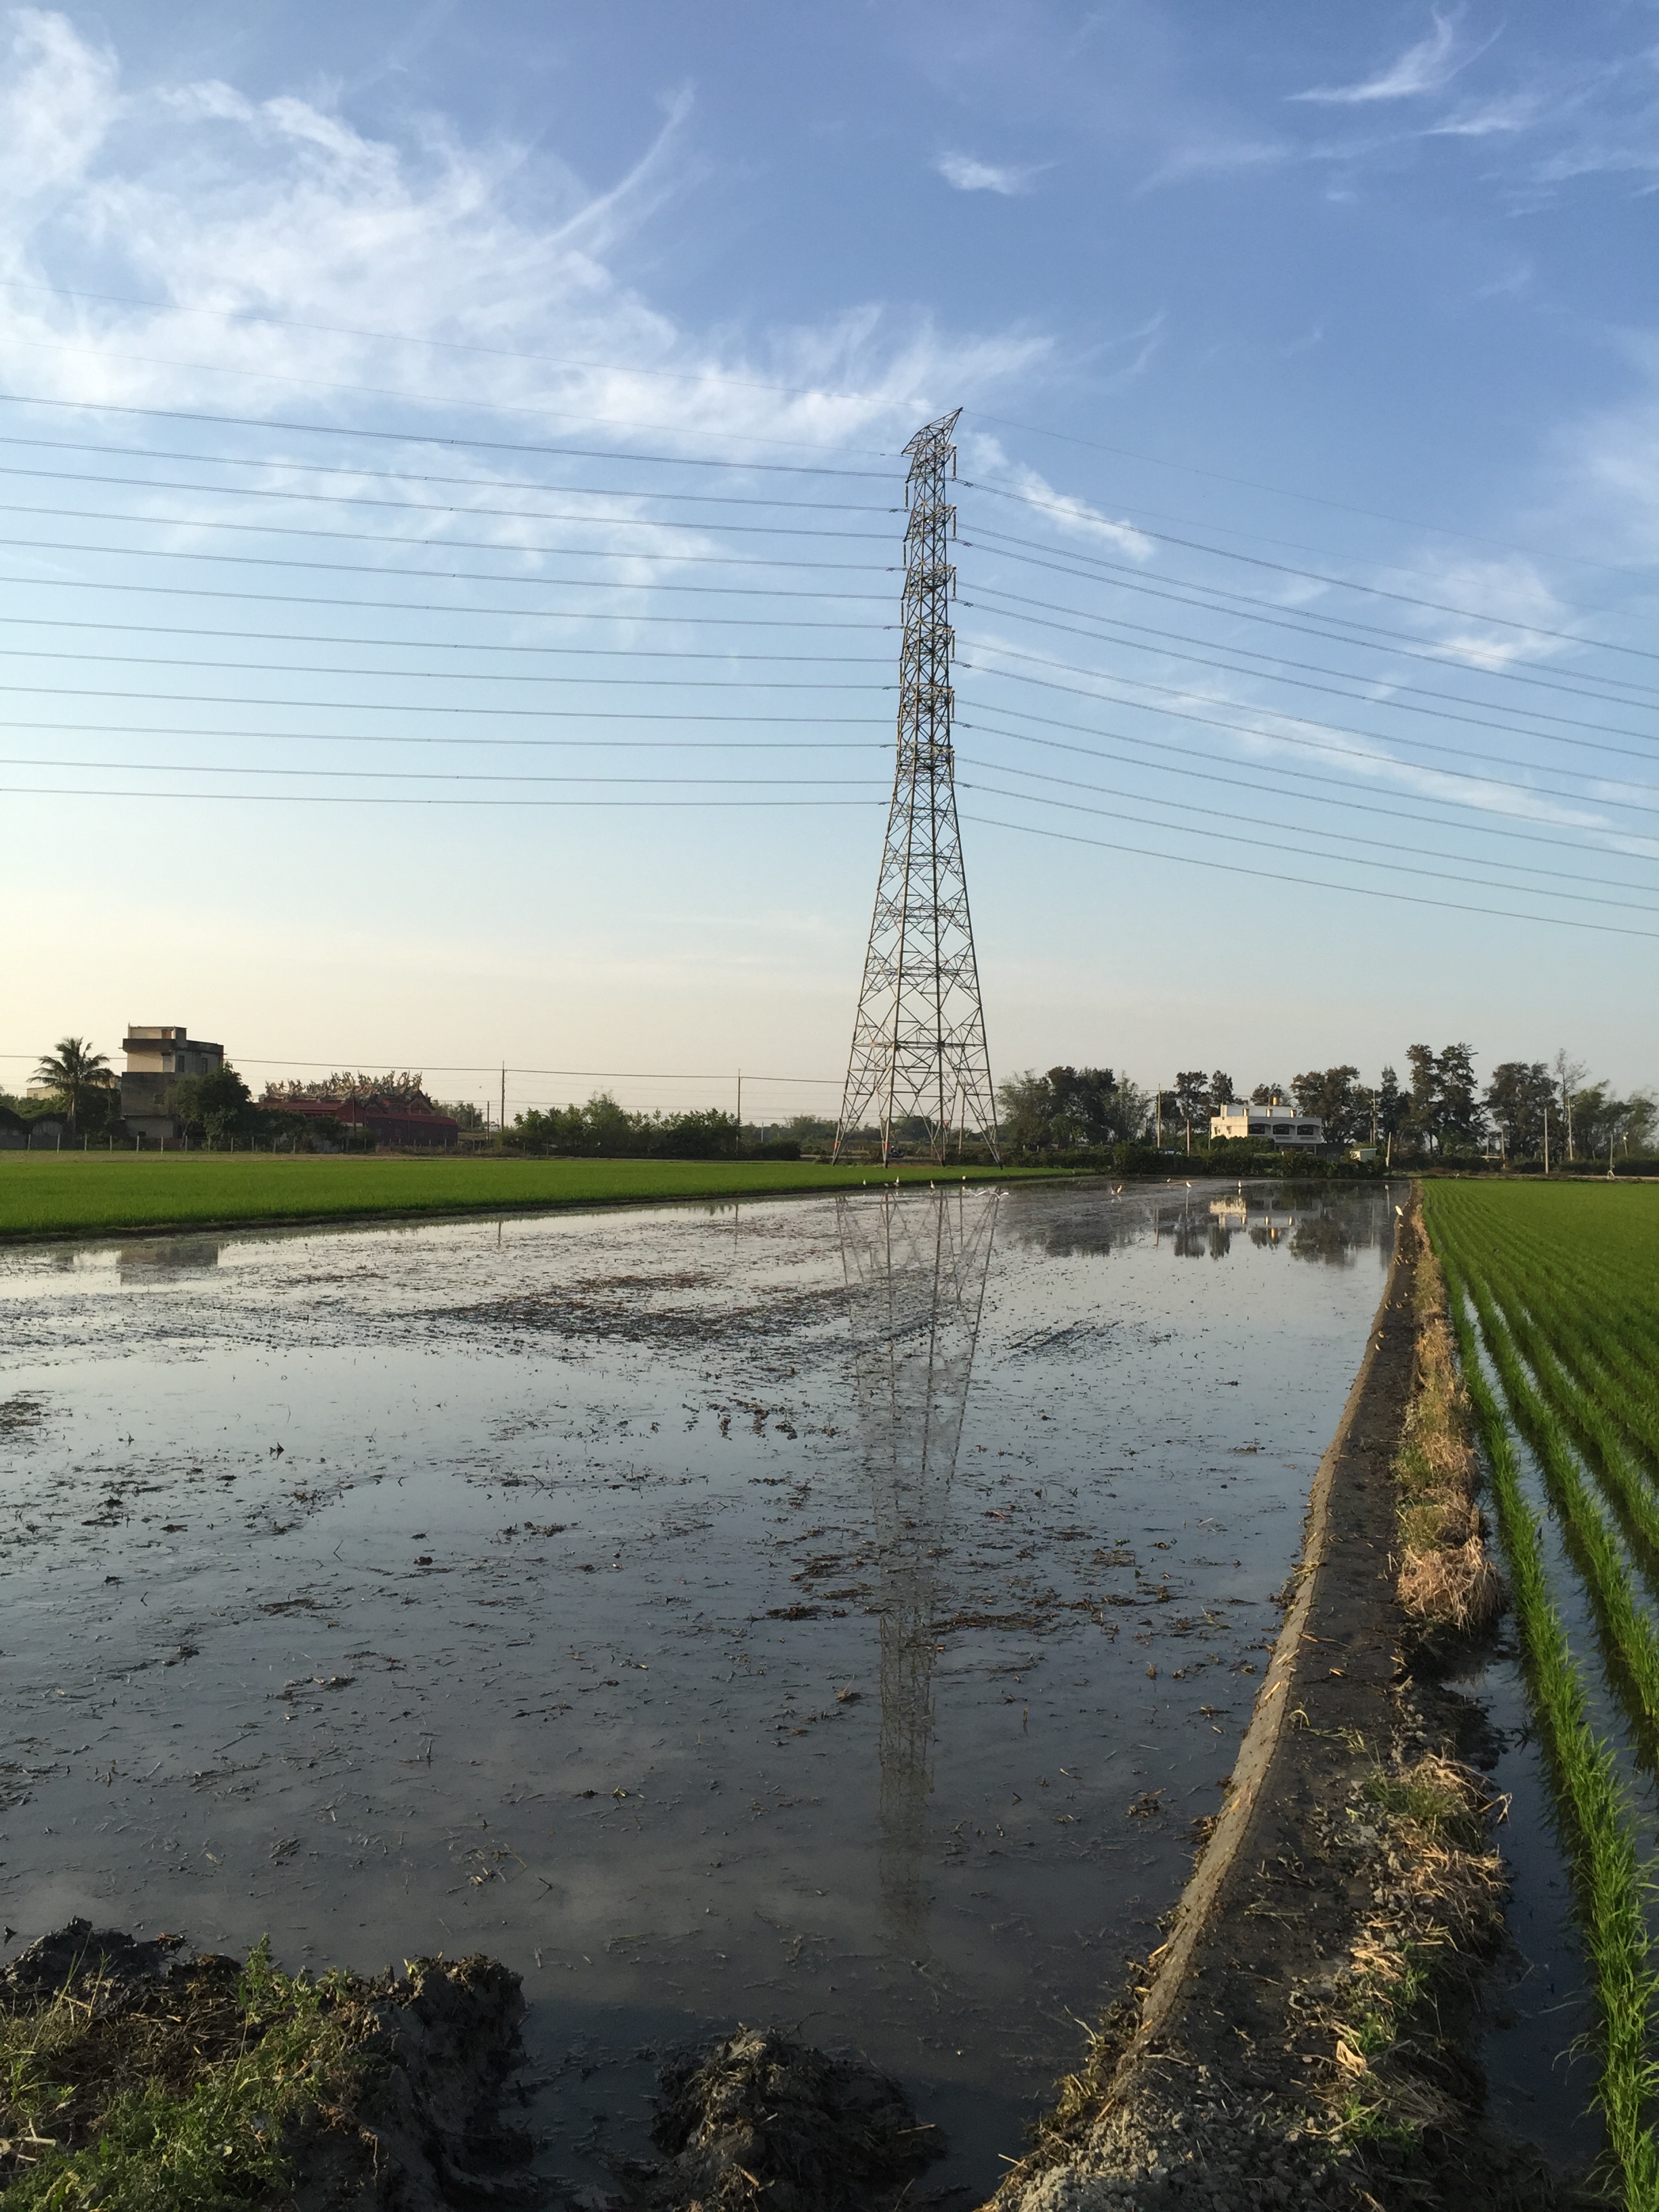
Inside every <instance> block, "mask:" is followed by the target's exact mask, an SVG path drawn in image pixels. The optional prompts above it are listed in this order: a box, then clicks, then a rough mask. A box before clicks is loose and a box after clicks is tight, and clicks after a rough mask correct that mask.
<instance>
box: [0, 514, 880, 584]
mask: <svg viewBox="0 0 1659 2212" xmlns="http://www.w3.org/2000/svg"><path fill="white" fill-rule="evenodd" d="M0 514H40V515H47V516H50V517H51V518H52V519H53V520H57V519H58V518H59V517H63V518H64V519H65V520H70V521H75V522H125V523H126V524H127V525H128V526H130V527H131V528H144V529H150V530H234V531H236V532H239V533H240V534H242V535H245V536H248V537H255V538H317V539H319V540H320V541H321V543H323V544H338V545H384V546H386V547H388V548H390V547H392V546H397V545H404V546H409V547H410V548H412V549H413V550H416V551H417V552H448V551H450V550H455V551H458V552H467V553H495V554H498V555H500V556H502V557H503V558H510V559H513V560H524V559H527V558H530V557H532V556H538V555H542V554H551V555H553V556H555V557H556V558H557V559H559V560H562V561H583V560H586V561H672V562H676V563H679V562H688V561H695V562H702V563H703V564H705V565H708V566H715V565H719V566H723V567H726V568H816V569H818V570H820V571H823V570H829V569H836V570H841V571H844V572H845V573H847V574H858V575H865V576H867V575H872V574H873V575H888V574H892V573H894V571H895V568H896V564H895V563H894V562H890V561H889V562H881V563H876V562H868V563H866V562H862V561H793V560H777V559H774V558H773V556H771V555H770V554H763V553H750V554H744V553H671V552H669V551H667V550H665V549H664V548H663V547H661V546H653V547H651V548H650V549H649V550H633V551H629V550H616V551H612V550H610V549H609V548H607V547H605V546H593V545H523V544H516V545H509V544H501V543H500V542H499V541H498V540H495V539H492V538H398V537H396V536H392V537H388V536H387V535H386V532H384V531H378V530H307V529H305V528H303V527H302V526H301V525H300V524H298V523H292V522H226V521H224V520H222V519H219V518H216V517H214V516H210V515H187V514H112V513H110V512H109V510H108V509H107V508H106V507H25V506H24V505H23V504H22V502H21V501H18V500H0ZM646 527H650V528H654V529H659V530H661V529H665V528H668V527H670V526H669V525H667V524H664V523H655V524H649V525H646ZM801 534H802V535H803V536H807V537H827V536H832V535H835V534H836V533H834V532H816V531H809V532H802V533H801ZM842 535H844V536H847V537H850V538H859V537H860V536H861V535H862V533H860V532H856V531H848V532H843V533H842ZM15 542H17V541H14V540H10V539H5V540H0V544H11V543H15ZM22 542H25V543H27V542H29V541H27V540H26V541H22ZM865 542H866V543H867V544H872V545H875V544H884V543H885V540H884V539H879V538H875V537H868V538H866V539H865ZM64 550H74V549H73V548H67V547H66V548H65V549H64ZM132 550H133V549H131V548H128V549H127V553H128V557H131V551H132ZM141 550H143V557H144V558H145V559H146V560H147V561H148V560H150V559H152V558H153V557H154V554H153V552H152V550H150V549H149V548H144V549H141ZM181 557H183V558H185V559H189V560H225V559H228V558H230V557H231V556H228V555H225V554H194V553H188V554H185V555H184V556H181ZM305 565H307V566H309V565H311V564H309V563H307V564H305ZM316 565H317V566H319V567H320V566H322V565H323V564H322V563H321V562H319V563H317V564H316ZM494 580H495V581H497V582H507V581H510V579H508V578H506V577H501V578H496V579H494ZM635 588H638V587H637V586H636V587H635Z"/></svg>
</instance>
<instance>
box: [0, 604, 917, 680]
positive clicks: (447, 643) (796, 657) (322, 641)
mask: <svg viewBox="0 0 1659 2212" xmlns="http://www.w3.org/2000/svg"><path fill="white" fill-rule="evenodd" d="M518 619H519V620H520V621H524V622H538V621H540V620H542V619H543V617H541V616H540V615H538V613H536V612H535V611H534V610H532V609H526V610H525V611H523V612H522V613H521V614H520V617H518ZM584 619H591V617H584ZM615 619H617V620H618V621H625V620H626V619H627V617H625V616H619V617H615ZM0 623H13V624H15V625H18V626H20V627H22V628H25V629H91V630H97V631H100V633H102V634H104V635H109V634H111V633H115V634H120V633H124V632H126V631H129V630H131V631H134V632H136V633H137V635H139V636H141V637H207V638H215V637H222V638H230V639H233V640H234V641H236V642H238V643H245V642H250V641H251V642H252V643H253V644H256V645H362V646H374V647H381V646H385V647H389V648H391V649H392V651H394V652H407V653H535V654H538V655H545V654H552V653H557V654H559V655H561V656H562V655H565V654H568V655H569V656H571V657H572V658H573V659H594V658H596V657H599V656H604V657H605V658H606V659H615V658H616V656H617V654H619V653H625V654H626V655H627V657H628V658H629V659H630V660H726V661H732V660H741V661H750V660H768V661H772V660H777V661H810V662H811V664H812V665H814V666H816V667H824V668H885V667H887V666H888V665H889V664H888V662H887V661H886V660H885V659H878V657H877V656H876V655H875V654H873V653H761V652H744V653H729V652H728V653H710V652H707V651H704V650H703V649H702V647H692V646H676V645H563V644H559V645H514V644H503V643H501V642H500V641H497V640H494V639H490V638H480V639H477V640H473V639H470V638H435V637H353V636H337V635H332V634H331V633H330V632H328V631H326V630H324V631H320V632H319V631H313V630H283V629H206V628H204V626H203V625H202V624H201V623H117V622H109V621H92V620H89V619H88V620H82V619H81V618H79V617H76V616H74V615H0ZM834 627H836V628H837V629H866V628H868V627H869V625H866V624H864V623H837V624H836V625H834ZM882 627H883V628H884V629H891V628H892V624H891V623H884V624H883V625H882ZM0 653H20V654H21V653H27V654H29V655H31V656H32V657H38V658H40V659H62V658H64V657H65V656H63V655H60V654H56V653H52V652H51V651H50V649H49V648H47V647H40V648H38V649H37V648H36V647H33V646H32V645H8V646H3V647H0ZM75 657H76V658H79V657H80V656H78V655H77V656H75ZM87 657H88V658H91V657H93V656H87ZM103 657H104V658H106V659H125V658H126V657H127V656H125V655H124V654H119V655H105V656H103ZM211 665H213V666H215V667H221V666H228V665H237V666H240V665H244V664H242V663H240V662H239V663H234V664H232V663H226V662H219V661H215V662H214V663H212V664H211ZM246 665H256V664H252V663H249V664H246ZM343 672H349V671H343ZM375 672H376V673H391V672H393V671H375ZM505 680H507V681H508V682H512V681H513V680H514V679H513V678H507V679H505ZM536 681H537V682H538V683H540V682H542V681H544V678H540V677H538V678H536Z"/></svg>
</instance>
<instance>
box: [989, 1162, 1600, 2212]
mask: <svg viewBox="0 0 1659 2212" xmlns="http://www.w3.org/2000/svg"><path fill="white" fill-rule="evenodd" d="M1424 1249H1425V1247H1424V1246H1423V1243H1422V1237H1421V1229H1420V1225H1419V1218H1418V1208H1417V1206H1415V1204H1413V1206H1412V1207H1411V1209H1410V1210H1409V1211H1408V1212H1402V1214H1401V1225H1400V1232H1399V1235H1398V1237H1397V1238H1396V1243H1395V1255H1394V1259H1393V1261H1392V1264H1391V1266H1390V1268H1389V1277H1388V1280H1387V1283H1386V1285H1385V1287H1384V1290H1383V1297H1382V1300H1381V1302H1380V1304H1379V1305H1378V1307H1377V1310H1376V1318H1375V1320H1374V1322H1373V1323H1372V1327H1371V1330H1370V1337H1369V1340H1368V1342H1367V1346H1366V1350H1365V1354H1364V1359H1363V1361H1362V1363H1361V1364H1360V1368H1359V1370H1358V1374H1357V1375H1356V1376H1355V1378H1354V1382H1353V1385H1352V1389H1351V1391H1350V1393H1349V1396H1348V1400H1347V1402H1346V1406H1345V1407H1344V1409H1343V1413H1342V1417H1341V1419H1340V1423H1339V1424H1338V1426H1337V1429H1336V1432H1335V1434H1334V1437H1332V1439H1331V1443H1330V1445H1329V1447H1328V1449H1327V1451H1326V1453H1325V1455H1324V1456H1323V1458H1322V1461H1321V1463H1320V1468H1319V1470H1318V1473H1317V1475H1316V1479H1315V1483H1314V1486H1313V1491H1312V1493H1311V1497H1310V1507H1309V1513H1308V1519H1307V1523H1306V1529H1305V1536H1304V1550H1303V1555H1302V1559H1301V1561H1300V1563H1299V1565H1298V1566H1297V1570H1296V1571H1295V1573H1294V1575H1293V1577H1292V1578H1291V1583H1290V1584H1288V1585H1287V1588H1286V1590H1285V1593H1283V1594H1282V1595H1283V1597H1284V1598H1285V1601H1287V1602H1286V1611H1285V1620H1284V1624H1283V1626H1282V1629H1281V1632H1280V1634H1279V1639H1278V1642H1277V1644H1276V1646H1275V1649H1274V1651H1273V1658H1272V1661H1271V1662H1270V1664H1269V1667H1268V1670H1267V1677H1266V1679H1265V1680H1264V1682H1263V1686H1262V1688H1261V1692H1260V1694H1259V1696H1258V1699H1257V1702H1256V1706H1255V1713H1254V1716H1253V1717H1252V1720H1251V1723H1250V1726H1249V1729H1248V1731H1247V1733H1246V1735H1245V1737H1244V1740H1243V1745H1242V1747H1241V1749H1240V1753H1239V1759H1238V1762H1237V1768H1236V1770H1235V1774H1234V1778H1233V1786H1232V1788H1231V1792H1230V1795H1229V1800H1228V1803H1227V1805H1226V1807H1225V1809H1224V1811H1223V1813H1222V1814H1221V1815H1220V1816H1219V1818H1218V1821H1217V1824H1216V1826H1215V1828H1214V1829H1213V1831H1212V1834H1211V1836H1210V1838H1209V1839H1208V1841H1207V1844H1206V1847H1205V1850H1204V1852H1203V1855H1202V1857H1200V1861H1199V1863H1198V1864H1197V1866H1196V1867H1195V1869H1194V1874H1193V1876H1192V1879H1191V1881H1189V1883H1188V1887H1187V1889H1186V1891H1185V1892H1184V1893H1183V1895H1182V1899H1181V1901H1180V1903H1179V1905H1177V1907H1176V1912H1175V1914H1174V1916H1173V1918H1172V1923H1171V1925H1170V1936H1169V1939H1168V1941H1167V1942H1165V1943H1164V1945H1163V1946H1162V1947H1161V1948H1160V1949H1158V1951H1155V1952H1154V1953H1153V1954H1152V1956H1151V1958H1150V1959H1149V1960H1146V1963H1145V1966H1144V1968H1143V1969H1142V1970H1141V1971H1140V1972H1139V1975H1138V1976H1137V1978H1136V1980H1135V1984H1134V1985H1133V1988H1132V1989H1131V1990H1129V1991H1128V1992H1127V1993H1126V1994H1125V1995H1124V1996H1122V1997H1121V1998H1120V1999H1119V2001H1118V2002H1117V2003H1116V2004H1115V2006H1114V2007H1113V2008H1112V2009H1111V2011H1110V2012H1109V2014H1108V2015H1106V2017H1105V2019H1104V2021H1103V2023H1102V2025H1101V2027H1100V2029H1099V2031H1098V2033H1097V2034H1095V2035H1094V2037H1093V2038H1092V2039H1091V2049H1090V2051H1089V2055H1088V2057H1087V2059H1086V2061H1085V2063H1084V2065H1083V2066H1081V2067H1080V2068H1079V2070H1078V2072H1077V2073H1076V2074H1074V2075H1071V2076H1069V2077H1068V2078H1067V2079H1066V2081H1065V2082H1063V2083H1062V2084H1061V2085H1060V2094H1059V2097H1058V2099H1057V2100H1056V2103H1055V2106H1054V2109H1053V2110H1052V2111H1051V2112H1050V2113H1049V2114H1048V2116H1047V2117H1046V2118H1044V2119H1043V2120H1042V2121H1041V2122H1039V2124H1038V2126H1037V2129H1036V2138H1035V2142H1034V2145H1033V2148H1032V2149H1031V2151H1030V2153H1029V2154H1028V2155H1027V2156H1026V2157H1025V2158H1024V2160H1021V2162H1020V2163H1019V2165H1018V2166H1016V2167H1014V2168H1013V2169H1012V2172H1010V2173H1009V2174H1008V2175H1007V2176H1006V2179H1005V2180H1004V2182H1003V2184H1002V2185H1001V2187H1000V2189H999V2190H998V2191H997V2192H996V2194H995V2196H994V2197H993V2198H992V2200H991V2206H990V2208H989V2212H1165V2208H1168V2212H1176V2208H1181V2212H1187V2208H1193V2212H1199V2209H1200V2208H1208V2207H1215V2208H1217V2212H1220V2208H1224V2207H1225V2208H1226V2212H1236V2208H1238V2209H1239V2212H1255V2208H1279V2207H1285V2208H1297V2212H1303V2208H1305V2212H1339V2208H1340V2212H1395V2208H1400V2212H1405V2208H1407V2207H1413V2208H1416V2207H1421V2206H1425V2205H1432V2204H1443V2203H1450V2202H1455V2201H1456V2202H1461V2203H1464V2204H1466V2205H1467V2206H1468V2208H1469V2212H1486V2208H1491V2209H1492V2212H1496V2208H1498V2207H1499V2206H1503V2207H1506V2208H1525V2209H1526V2212H1532V2208H1538V2212H1543V2208H1546V2207H1552V2208H1553V2207H1565V2206H1568V2205H1575V2204H1578V2203H1584V2202H1588V2201H1589V2200H1587V2199H1585V2198H1583V2197H1581V2195H1580V2194H1579V2192H1578V2191H1577V2188H1576V2186H1575V2185H1573V2184H1571V2183H1570V2182H1568V2181H1566V2180H1565V2179H1563V2178H1561V2177H1559V2176H1558V2175H1556V2174H1555V2173H1553V2172H1552V2170H1551V2169H1550V2168H1549V2166H1548V2165H1547V2162H1546V2161H1545V2160H1543V2159H1542V2157H1541V2155H1539V2154H1537V2153H1536V2152H1535V2151H1534V2150H1532V2149H1531V2148H1528V2147H1524V2146H1516V2145H1514V2144H1512V2143H1510V2142H1505V2141H1504V2140H1502V2139H1500V2137H1499V2136H1498V2134H1497V2133H1496V2131H1495V2130H1493V2128H1492V2126H1491V2124H1489V2122H1488V2121H1487V2119H1486V2113H1485V2110H1484V2086H1483V2082H1482V2080H1481V2076H1480V2069H1479V2067H1478V2064H1477V2063H1475V2061H1474V2057H1473V2055H1472V2053H1473V2049H1474V2040H1475V2027H1476V2023H1477V2021H1478V2019H1479V2013H1480V1991H1481V1985H1482V1983H1483V1981H1484V1980H1485V1978H1486V1976H1487V1975H1488V1974H1489V1972H1490V1971H1491V1968H1492V1966H1493V1964H1494V1963H1495V1962H1496V1961H1497V1960H1498V1958H1499V1957H1500V1956H1501V1955H1502V1954H1503V1952H1504V1947H1505V1944H1506V1942H1507V1940H1508V1939H1507V1932H1506V1929H1505V1926H1504V1917H1503V1898H1504V1875H1503V1872H1502V1867H1501V1863H1500V1861H1499V1860H1498V1856H1497V1854H1496V1852H1495V1851H1494V1850H1492V1846H1491V1841H1490V1834H1489V1829H1490V1825H1491V1820H1492V1814H1493V1812H1494V1809H1495V1808H1494V1807H1493V1805H1492V1801H1491V1795H1490V1792H1489V1790H1486V1787H1485V1785H1484V1784H1482V1782H1481V1779H1480V1772H1479V1765H1480V1762H1481V1759H1482V1753H1483V1748H1484V1747H1483V1737H1484V1735H1485V1729H1484V1721H1483V1716H1482V1714H1481V1711H1480V1708H1479V1707H1478V1706H1476V1705H1474V1704H1472V1703H1471V1701H1470V1700H1468V1699H1466V1698H1464V1697H1462V1696H1461V1695H1459V1694H1458V1693H1457V1692H1455V1691H1454V1690H1452V1689H1450V1688H1449V1687H1448V1686H1446V1685H1445V1684H1444V1683H1443V1680H1442V1679H1441V1677H1442V1675H1443V1672H1444V1666H1445V1659H1446V1655H1447V1646H1446V1641H1445V1638H1444V1637H1443V1635H1442V1634H1440V1633H1439V1632H1434V1633H1431V1634H1430V1635H1426V1636H1425V1633H1424V1632H1423V1630H1422V1627H1421V1626H1420V1624H1413V1622H1412V1621H1411V1620H1408V1619H1407V1615H1406V1613H1405V1612H1404V1610H1403V1609H1402V1607H1401V1603H1400V1599H1399V1595H1398V1591H1397V1577H1398V1572H1399V1569H1400V1565H1401V1545H1400V1537H1399V1528H1398V1522H1397V1503H1398V1500H1397V1492H1396V1485H1395V1460H1396V1457H1397V1455H1398V1453H1399V1451H1400V1449H1401V1440H1402V1437H1403V1435H1404V1433H1405V1430H1406V1425H1407V1411H1408V1409H1409V1407H1410V1406H1411V1404H1412V1402H1413V1389H1414V1385H1415V1383H1416V1381H1417V1367H1418V1336H1419V1324H1420V1316H1419V1311H1418V1310H1417V1302H1416V1299H1415V1297H1414V1291H1415V1287H1416V1282H1415V1279H1416V1271H1417V1266H1418V1261H1419V1254H1420V1253H1421V1252H1422V1251H1423V1250H1424Z"/></svg>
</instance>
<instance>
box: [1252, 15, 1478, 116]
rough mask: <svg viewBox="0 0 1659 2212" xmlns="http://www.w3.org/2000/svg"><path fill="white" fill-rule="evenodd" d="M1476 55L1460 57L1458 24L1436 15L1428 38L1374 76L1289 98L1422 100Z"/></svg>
mask: <svg viewBox="0 0 1659 2212" xmlns="http://www.w3.org/2000/svg"><path fill="white" fill-rule="evenodd" d="M1490 43H1491V41H1490V40H1488V41H1487V44H1488V45H1490ZM1477 51H1481V50H1477ZM1473 59H1474V52H1469V53H1466V54H1463V55H1462V56H1461V57H1460V55H1459V53H1458V51H1457V26H1456V24H1455V22H1454V21H1453V20H1452V19H1451V17H1450V16H1449V15H1437V16H1436V17H1435V19H1434V28H1433V30H1432V31H1431V32H1430V33H1429V35H1428V37H1427V38H1426V39H1419V40H1418V42H1417V44H1416V45H1415V46H1407V49H1406V51H1405V52H1404V53H1403V54H1401V56H1400V57H1399V58H1398V60H1396V61H1392V62H1390V63H1389V64H1388V66H1387V67H1386V68H1385V69H1383V70H1379V71H1378V72H1377V74H1376V76H1370V77H1365V78H1363V79H1362V80H1361V81H1360V82H1358V84H1326V85H1315V86H1313V87H1312V88H1310V90H1308V91H1306V92H1293V93H1292V94H1291V95H1290V97H1291V99H1292V100H1315V101H1317V102H1319V103H1320V104H1321V105H1322V106H1330V107H1364V106H1370V104H1371V103H1372V102H1373V101H1376V100H1416V99H1420V98H1421V97H1422V96H1423V94H1425V93H1431V92H1438V91H1440V90H1441V88H1443V86H1445V85H1447V84H1449V82H1451V80H1452V78H1453V77H1454V76H1456V74H1457V72H1458V70H1460V69H1462V68H1463V67H1464V66H1465V64H1467V63H1468V62H1470V61H1472V60H1473Z"/></svg>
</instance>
